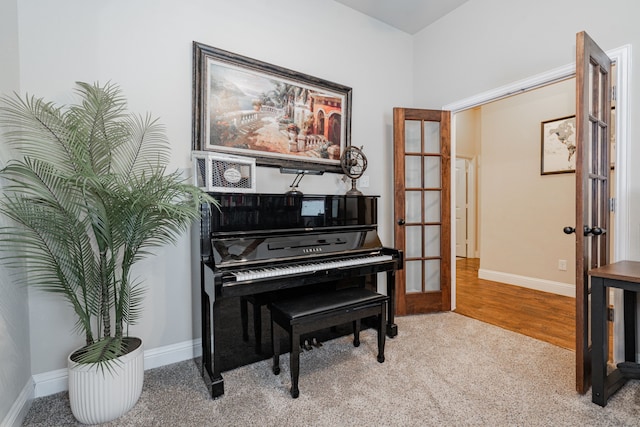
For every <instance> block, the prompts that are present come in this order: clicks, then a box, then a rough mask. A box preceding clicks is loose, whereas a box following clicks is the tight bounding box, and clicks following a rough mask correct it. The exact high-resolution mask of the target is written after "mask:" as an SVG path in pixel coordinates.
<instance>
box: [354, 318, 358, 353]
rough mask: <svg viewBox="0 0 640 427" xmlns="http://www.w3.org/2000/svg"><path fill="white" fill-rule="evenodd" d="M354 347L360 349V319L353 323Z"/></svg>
mask: <svg viewBox="0 0 640 427" xmlns="http://www.w3.org/2000/svg"><path fill="white" fill-rule="evenodd" d="M353 346H354V347H360V319H357V320H354V321H353Z"/></svg>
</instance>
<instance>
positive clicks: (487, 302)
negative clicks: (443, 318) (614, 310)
mask: <svg viewBox="0 0 640 427" xmlns="http://www.w3.org/2000/svg"><path fill="white" fill-rule="evenodd" d="M479 264H480V260H479V259H477V258H459V259H458V260H457V261H456V272H457V279H456V288H457V290H456V310H455V312H456V313H459V314H462V315H465V316H468V317H472V318H474V319H478V320H481V321H483V322H486V323H490V324H493V325H496V326H500V327H501V328H504V329H508V330H511V331H514V332H518V333H520V334H523V335H527V336H530V337H533V338H536V339H539V340H542V341H546V342H549V343H551V344H555V345H557V346H560V347H564V348H567V349H570V350H575V299H574V298H570V297H565V296H561V295H555V294H551V293H548V292H541V291H536V290H532V289H527V288H522V287H518V286H513V285H506V284H503V283H498V282H491V281H489V280H482V279H478V268H479Z"/></svg>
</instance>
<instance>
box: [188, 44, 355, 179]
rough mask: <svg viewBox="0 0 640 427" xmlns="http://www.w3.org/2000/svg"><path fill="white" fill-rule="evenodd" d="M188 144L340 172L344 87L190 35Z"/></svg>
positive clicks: (346, 139) (345, 137) (347, 133)
mask: <svg viewBox="0 0 640 427" xmlns="http://www.w3.org/2000/svg"><path fill="white" fill-rule="evenodd" d="M193 65H194V70H193V110H194V114H193V149H194V150H204V151H207V150H208V151H217V152H221V153H227V154H231V155H240V156H247V157H253V158H255V159H256V164H257V165H262V166H274V167H287V168H299V169H313V170H322V171H326V172H340V173H341V172H342V169H341V168H340V156H341V154H342V152H343V151H344V149H345V148H346V147H347V146H349V145H350V144H351V88H349V87H346V86H343V85H340V84H336V83H332V82H328V81H326V80H322V79H319V78H316V77H312V76H309V75H306V74H302V73H299V72H296V71H292V70H288V69H285V68H281V67H278V66H275V65H272V64H268V63H265V62H261V61H258V60H255V59H251V58H247V57H244V56H240V55H237V54H234V53H231V52H227V51H224V50H221V49H217V48H214V47H211V46H207V45H203V44H201V43H198V42H194V43H193Z"/></svg>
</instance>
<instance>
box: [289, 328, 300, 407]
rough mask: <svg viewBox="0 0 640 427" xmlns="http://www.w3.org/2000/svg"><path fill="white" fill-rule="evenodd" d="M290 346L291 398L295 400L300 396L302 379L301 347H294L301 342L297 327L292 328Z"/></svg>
mask: <svg viewBox="0 0 640 427" xmlns="http://www.w3.org/2000/svg"><path fill="white" fill-rule="evenodd" d="M289 336H290V344H291V353H290V355H289V365H290V366H291V397H293V398H294V399H295V398H297V397H298V396H300V390H299V389H298V379H299V378H300V346H299V345H294V344H297V343H299V342H300V333H299V332H298V331H297V330H296V327H295V326H294V327H292V328H291V334H290V335H289Z"/></svg>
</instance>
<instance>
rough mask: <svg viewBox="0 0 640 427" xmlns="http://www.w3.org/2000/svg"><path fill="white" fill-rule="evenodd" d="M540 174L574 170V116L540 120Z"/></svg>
mask: <svg viewBox="0 0 640 427" xmlns="http://www.w3.org/2000/svg"><path fill="white" fill-rule="evenodd" d="M541 128H542V131H541V134H542V137H541V139H542V144H541V145H542V150H541V158H540V159H541V161H540V174H541V175H551V174H558V173H570V172H575V171H576V156H575V155H576V116H575V115H573V116H567V117H561V118H559V119H553V120H547V121H544V122H542V125H541Z"/></svg>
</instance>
